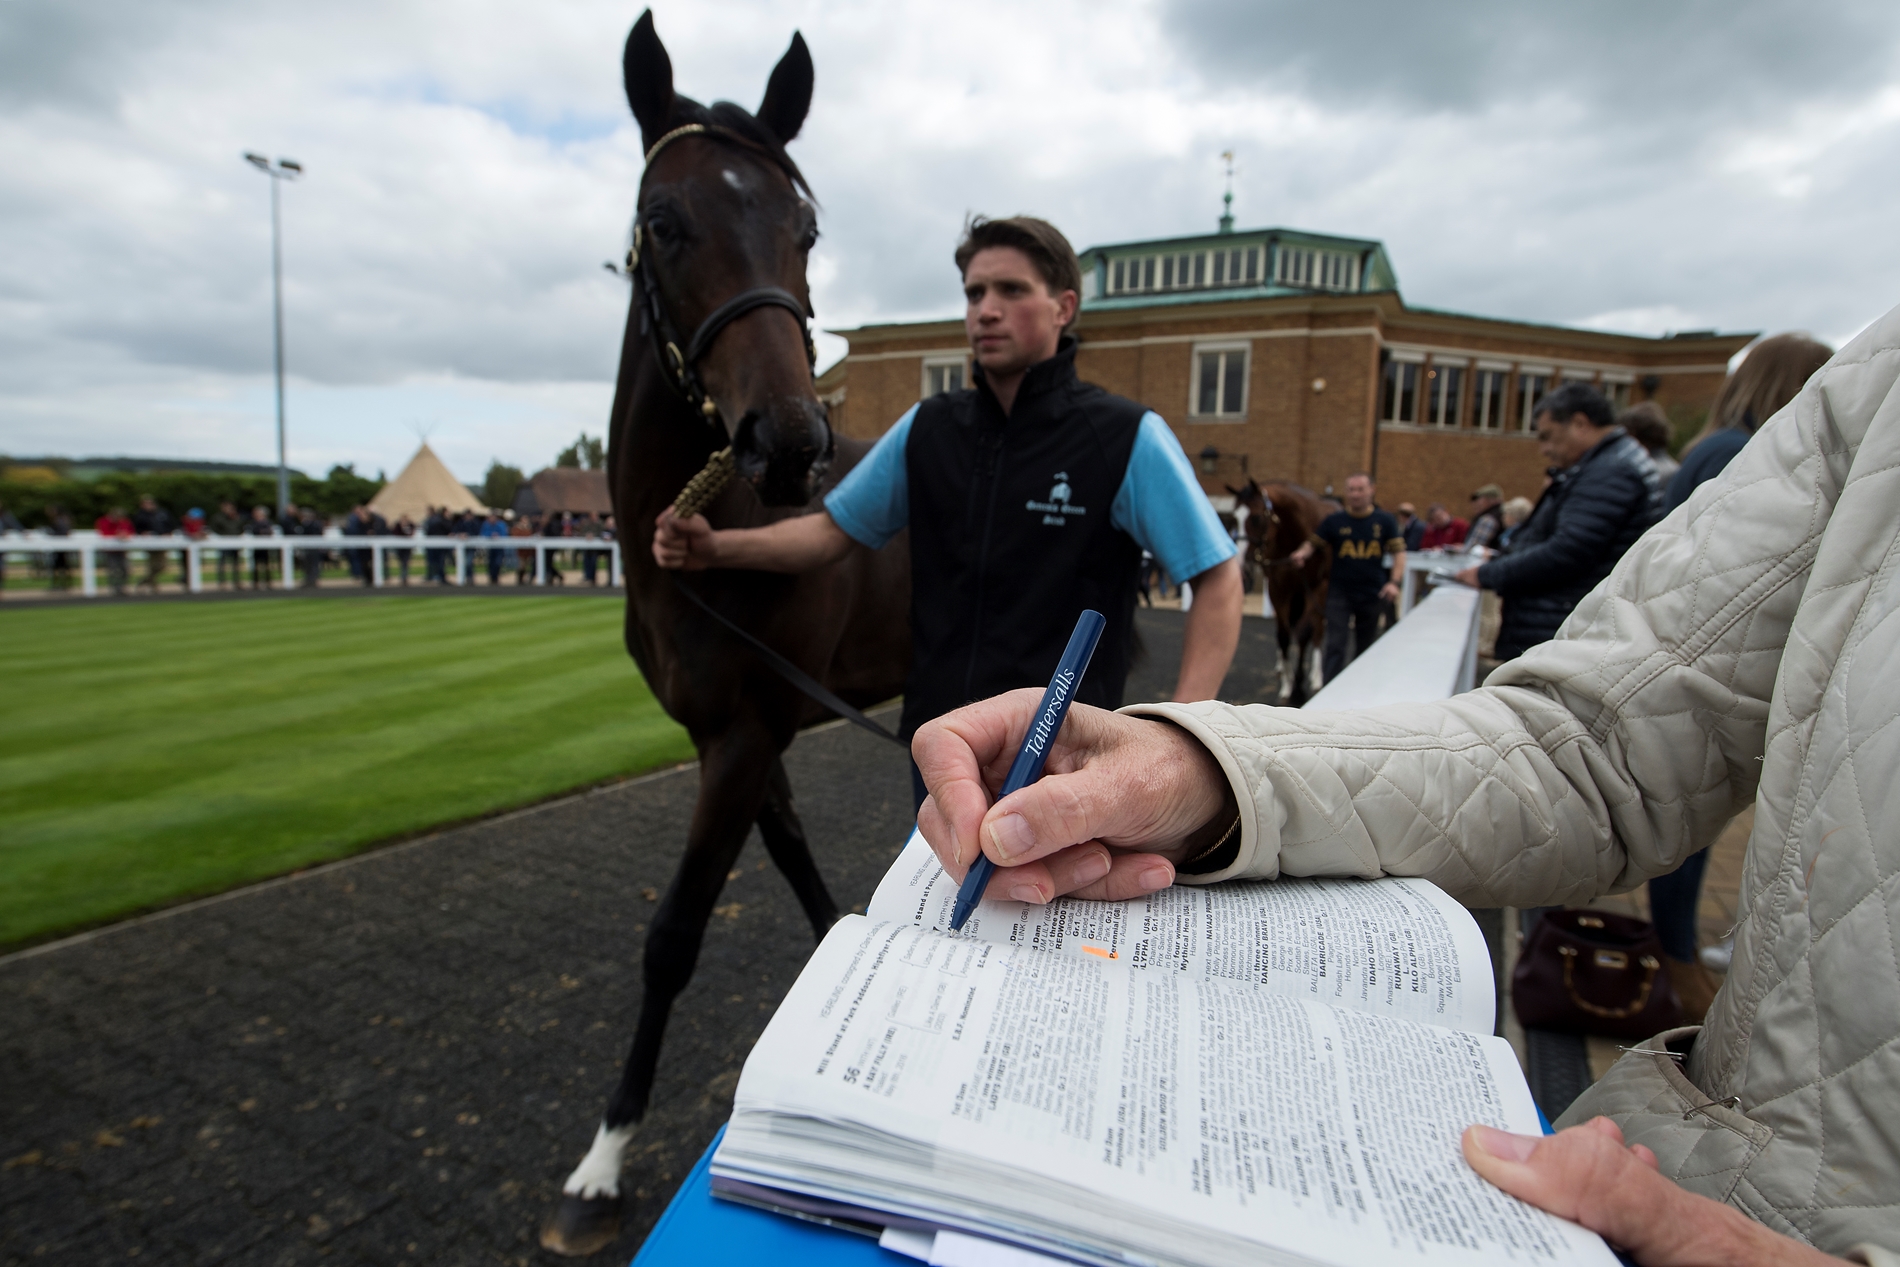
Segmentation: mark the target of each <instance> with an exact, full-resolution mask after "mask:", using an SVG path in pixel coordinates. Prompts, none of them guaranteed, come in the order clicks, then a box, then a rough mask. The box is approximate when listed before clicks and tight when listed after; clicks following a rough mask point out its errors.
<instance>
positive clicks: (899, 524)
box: [825, 405, 917, 550]
mask: <svg viewBox="0 0 1900 1267" xmlns="http://www.w3.org/2000/svg"><path fill="white" fill-rule="evenodd" d="M916 416H917V406H916V405H912V406H911V407H910V408H909V409H908V410H906V411H905V413H904V416H903V417H902V418H899V419H898V420H897V421H896V422H895V423H893V424H892V425H891V429H890V430H889V431H886V432H885V433H884V434H883V435H881V436H879V437H878V441H877V443H876V444H874V445H872V446H871V451H870V452H869V453H867V454H865V455H864V460H863V461H862V462H859V463H858V464H857V465H856V466H854V467H852V468H851V471H850V473H849V474H848V475H846V476H845V477H844V478H843V479H841V480H839V481H838V487H836V488H834V489H832V490H831V492H830V493H828V494H826V496H825V513H826V514H828V515H830V516H831V521H832V522H833V523H835V524H837V525H838V526H839V527H840V528H842V529H844V535H845V536H847V537H850V538H851V539H852V540H853V541H857V542H861V543H862V544H864V545H867V546H869V547H871V549H873V550H878V549H882V548H883V545H884V543H885V542H886V541H889V540H890V539H891V538H892V537H895V536H896V535H897V534H898V533H900V532H902V531H903V530H904V529H905V528H907V527H908V526H909V525H910V473H909V471H908V470H907V469H906V468H905V466H904V450H905V448H906V447H907V446H908V445H909V443H910V423H911V419H913V418H915V417H916Z"/></svg>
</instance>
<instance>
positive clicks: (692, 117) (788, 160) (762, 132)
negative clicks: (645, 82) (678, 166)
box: [666, 96, 818, 203]
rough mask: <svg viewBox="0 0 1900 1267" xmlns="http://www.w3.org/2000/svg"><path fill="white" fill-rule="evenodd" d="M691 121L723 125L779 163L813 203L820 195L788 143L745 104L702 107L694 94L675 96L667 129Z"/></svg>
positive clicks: (725, 102)
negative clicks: (786, 150)
mask: <svg viewBox="0 0 1900 1267" xmlns="http://www.w3.org/2000/svg"><path fill="white" fill-rule="evenodd" d="M689 123H703V124H705V125H706V126H708V127H715V128H719V129H721V130H722V131H725V132H728V133H731V134H732V135H733V136H735V137H737V138H738V139H739V140H740V141H742V142H743V143H744V144H745V145H746V146H747V147H748V148H751V149H756V150H758V151H759V153H760V154H761V155H763V156H764V157H766V158H768V159H770V160H771V161H772V162H773V163H776V164H777V165H778V168H779V170H780V171H782V172H784V173H785V177H786V179H787V180H789V181H791V182H792V185H793V186H794V187H795V188H797V189H798V190H799V191H801V192H802V193H803V194H804V195H805V197H806V198H808V199H810V200H811V201H812V202H813V203H816V202H817V201H818V198H817V195H815V194H813V193H812V191H811V185H809V184H808V183H806V180H805V173H803V172H801V171H799V170H798V164H797V163H794V162H793V161H792V156H791V155H790V154H787V153H786V152H785V143H784V142H783V141H781V140H779V139H778V135H777V134H776V133H774V132H773V131H772V129H770V128H768V127H766V126H765V125H764V124H763V123H760V122H759V120H758V119H757V118H756V117H755V116H754V115H753V113H752V112H751V111H750V110H748V109H746V108H745V107H744V106H741V105H735V104H734V103H732V102H730V101H715V102H713V103H712V105H711V106H702V105H700V104H699V103H698V102H697V101H694V100H693V99H692V98H691V97H681V96H675V97H674V98H673V117H672V118H671V119H669V120H668V121H667V125H666V126H667V130H668V131H671V130H672V129H674V128H678V127H684V126H686V125H687V124H689Z"/></svg>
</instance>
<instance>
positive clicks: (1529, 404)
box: [1511, 365, 1557, 436]
mask: <svg viewBox="0 0 1900 1267" xmlns="http://www.w3.org/2000/svg"><path fill="white" fill-rule="evenodd" d="M1531 378H1535V379H1538V380H1539V382H1540V386H1539V387H1538V389H1537V390H1536V391H1535V392H1527V391H1525V390H1524V382H1525V380H1526V379H1531ZM1556 381H1557V369H1556V367H1555V366H1551V365H1520V366H1518V367H1517V372H1516V373H1515V374H1513V375H1511V392H1512V395H1513V397H1514V398H1515V399H1516V403H1517V409H1516V411H1515V412H1517V414H1518V419H1517V425H1516V426H1515V427H1514V428H1512V430H1514V431H1517V432H1518V433H1519V434H1521V435H1527V436H1534V435H1536V434H1537V427H1536V425H1535V424H1534V423H1533V421H1532V419H1533V418H1534V417H1535V415H1534V414H1533V413H1532V411H1533V410H1535V409H1536V408H1537V402H1538V401H1539V400H1540V399H1542V398H1543V397H1544V396H1545V395H1547V394H1548V393H1549V392H1550V389H1551V387H1552V386H1553V385H1554V384H1555V383H1556Z"/></svg>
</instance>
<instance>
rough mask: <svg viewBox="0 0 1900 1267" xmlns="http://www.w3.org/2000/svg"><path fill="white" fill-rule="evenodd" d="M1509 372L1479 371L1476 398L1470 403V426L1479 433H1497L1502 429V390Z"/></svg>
mask: <svg viewBox="0 0 1900 1267" xmlns="http://www.w3.org/2000/svg"><path fill="white" fill-rule="evenodd" d="M1510 378H1511V373H1510V371H1509V370H1479V371H1478V378H1477V388H1478V398H1477V399H1476V400H1474V401H1473V402H1472V405H1471V409H1472V413H1471V425H1472V426H1474V427H1476V428H1477V429H1478V430H1480V431H1499V430H1502V429H1503V427H1504V388H1505V384H1506V383H1508V382H1509V381H1510Z"/></svg>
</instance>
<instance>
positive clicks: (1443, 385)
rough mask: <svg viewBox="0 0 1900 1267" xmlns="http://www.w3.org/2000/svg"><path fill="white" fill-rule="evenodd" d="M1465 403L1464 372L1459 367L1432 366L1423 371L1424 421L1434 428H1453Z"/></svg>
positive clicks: (1461, 367) (1462, 368)
mask: <svg viewBox="0 0 1900 1267" xmlns="http://www.w3.org/2000/svg"><path fill="white" fill-rule="evenodd" d="M1464 403H1465V371H1464V367H1463V366H1461V365H1433V366H1432V367H1431V368H1430V369H1428V370H1426V371H1425V421H1426V422H1427V423H1429V424H1430V425H1432V426H1434V427H1455V426H1457V425H1458V415H1459V414H1460V413H1461V412H1462V411H1463V409H1464Z"/></svg>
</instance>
